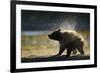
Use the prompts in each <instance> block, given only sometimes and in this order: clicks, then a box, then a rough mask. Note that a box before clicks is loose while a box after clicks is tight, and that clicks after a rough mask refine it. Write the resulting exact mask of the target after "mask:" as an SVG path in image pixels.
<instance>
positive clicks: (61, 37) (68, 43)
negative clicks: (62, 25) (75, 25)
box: [48, 29, 84, 57]
mask: <svg viewBox="0 0 100 73" xmlns="http://www.w3.org/2000/svg"><path fill="white" fill-rule="evenodd" d="M48 37H49V38H50V39H52V40H56V41H59V45H60V49H59V53H58V54H57V55H61V54H62V53H63V51H64V50H65V49H67V55H66V56H67V57H69V56H70V55H71V52H73V53H74V54H76V53H77V50H78V51H79V53H80V54H84V50H83V47H84V42H83V41H82V39H81V38H80V37H79V36H75V35H74V33H70V32H61V31H60V29H59V30H57V31H54V32H53V33H52V34H50V35H48Z"/></svg>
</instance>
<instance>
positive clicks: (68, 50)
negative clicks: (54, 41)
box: [66, 49, 71, 57]
mask: <svg viewBox="0 0 100 73" xmlns="http://www.w3.org/2000/svg"><path fill="white" fill-rule="evenodd" d="M70 55H71V49H67V55H66V56H67V57H69V56H70Z"/></svg>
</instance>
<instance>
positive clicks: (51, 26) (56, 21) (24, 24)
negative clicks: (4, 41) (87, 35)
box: [21, 10, 90, 31]
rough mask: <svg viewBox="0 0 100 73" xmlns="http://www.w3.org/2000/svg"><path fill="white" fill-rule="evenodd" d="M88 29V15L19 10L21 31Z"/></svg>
mask: <svg viewBox="0 0 100 73" xmlns="http://www.w3.org/2000/svg"><path fill="white" fill-rule="evenodd" d="M58 28H61V29H74V30H77V31H78V30H87V31H89V29H90V14H89V13H75V12H51V11H32V10H21V29H22V31H49V30H55V29H58Z"/></svg>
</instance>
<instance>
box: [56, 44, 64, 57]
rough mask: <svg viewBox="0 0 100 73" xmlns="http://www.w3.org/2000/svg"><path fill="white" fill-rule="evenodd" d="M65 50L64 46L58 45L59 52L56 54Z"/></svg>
mask: <svg viewBox="0 0 100 73" xmlns="http://www.w3.org/2000/svg"><path fill="white" fill-rule="evenodd" d="M64 50H65V48H64V47H62V46H60V49H59V53H58V54H57V55H61V54H62V53H63V51H64Z"/></svg>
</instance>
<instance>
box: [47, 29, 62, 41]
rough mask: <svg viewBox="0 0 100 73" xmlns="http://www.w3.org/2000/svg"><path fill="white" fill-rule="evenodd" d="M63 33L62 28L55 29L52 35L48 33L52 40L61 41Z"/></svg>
mask: <svg viewBox="0 0 100 73" xmlns="http://www.w3.org/2000/svg"><path fill="white" fill-rule="evenodd" d="M62 36H63V35H62V33H61V32H60V29H58V30H56V31H54V32H53V33H51V34H50V35H48V37H49V38H50V39H52V40H57V41H60V40H61V38H62Z"/></svg>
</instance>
